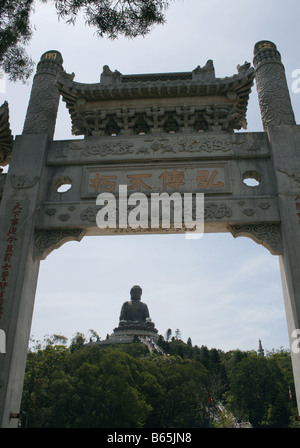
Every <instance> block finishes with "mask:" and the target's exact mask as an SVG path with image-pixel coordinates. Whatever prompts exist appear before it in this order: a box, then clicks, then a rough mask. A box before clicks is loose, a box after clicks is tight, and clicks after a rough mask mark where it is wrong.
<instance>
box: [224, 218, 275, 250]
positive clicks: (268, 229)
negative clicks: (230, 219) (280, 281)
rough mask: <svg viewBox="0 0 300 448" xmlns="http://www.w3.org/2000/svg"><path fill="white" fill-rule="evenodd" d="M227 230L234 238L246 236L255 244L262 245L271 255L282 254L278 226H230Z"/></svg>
mask: <svg viewBox="0 0 300 448" xmlns="http://www.w3.org/2000/svg"><path fill="white" fill-rule="evenodd" d="M229 230H230V232H231V234H232V235H233V236H234V238H236V237H238V236H247V237H249V238H251V239H252V240H253V241H255V242H256V243H258V244H262V245H263V246H264V247H266V248H267V249H268V250H269V251H270V252H271V254H272V255H281V254H282V252H283V249H282V239H281V230H280V224H277V223H273V224H244V225H232V226H230V227H229Z"/></svg>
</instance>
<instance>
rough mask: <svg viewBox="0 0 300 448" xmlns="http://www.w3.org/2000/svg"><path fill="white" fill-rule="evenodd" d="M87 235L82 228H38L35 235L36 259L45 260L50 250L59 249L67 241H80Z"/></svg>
mask: <svg viewBox="0 0 300 448" xmlns="http://www.w3.org/2000/svg"><path fill="white" fill-rule="evenodd" d="M84 235H85V230H82V229H55V230H54V229H49V230H48V229H47V230H36V232H35V236H34V256H35V259H38V260H44V259H45V258H46V257H47V256H48V255H49V254H50V252H52V251H53V250H54V249H58V248H59V247H60V246H62V245H63V244H64V243H66V242H67V241H78V242H79V241H80V240H81V239H82V237H83V236H84Z"/></svg>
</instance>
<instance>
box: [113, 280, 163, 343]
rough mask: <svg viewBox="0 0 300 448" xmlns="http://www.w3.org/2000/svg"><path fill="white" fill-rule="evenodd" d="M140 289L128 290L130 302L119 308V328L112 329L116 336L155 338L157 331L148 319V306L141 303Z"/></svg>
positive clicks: (136, 286) (136, 287)
mask: <svg viewBox="0 0 300 448" xmlns="http://www.w3.org/2000/svg"><path fill="white" fill-rule="evenodd" d="M141 296H142V288H141V287H140V286H138V285H134V286H133V287H132V288H131V290H130V300H128V301H127V302H124V303H123V305H122V308H121V313H120V318H119V326H118V327H117V328H115V329H114V334H115V335H116V334H118V335H139V336H143V335H144V336H150V337H155V336H156V334H157V329H156V328H155V325H154V323H153V322H152V321H151V319H150V315H149V310H148V306H147V305H146V303H144V302H142V301H141Z"/></svg>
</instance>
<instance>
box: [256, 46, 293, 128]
mask: <svg viewBox="0 0 300 448" xmlns="http://www.w3.org/2000/svg"><path fill="white" fill-rule="evenodd" d="M253 65H254V68H255V77H256V87H257V92H258V99H259V106H260V111H261V117H262V122H263V127H264V130H265V131H266V130H267V128H268V126H269V125H284V124H296V122H295V116H294V112H293V108H292V105H291V99H290V94H289V90H288V86H287V81H286V76H285V69H284V66H283V64H282V62H281V55H280V53H279V51H278V50H277V47H276V45H274V44H273V43H272V42H269V41H261V42H258V43H257V44H256V45H255V47H254V59H253Z"/></svg>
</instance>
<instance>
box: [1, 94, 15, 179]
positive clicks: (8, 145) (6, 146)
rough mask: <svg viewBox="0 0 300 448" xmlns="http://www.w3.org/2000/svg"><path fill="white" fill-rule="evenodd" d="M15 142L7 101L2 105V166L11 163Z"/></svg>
mask: <svg viewBox="0 0 300 448" xmlns="http://www.w3.org/2000/svg"><path fill="white" fill-rule="evenodd" d="M13 142H14V138H13V136H12V133H11V130H10V124H9V108H8V103H7V101H5V102H4V103H3V104H2V105H1V106H0V166H6V165H8V164H9V162H10V157H11V153H12V149H13ZM0 171H1V170H0Z"/></svg>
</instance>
